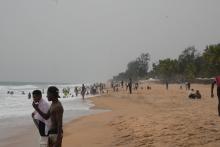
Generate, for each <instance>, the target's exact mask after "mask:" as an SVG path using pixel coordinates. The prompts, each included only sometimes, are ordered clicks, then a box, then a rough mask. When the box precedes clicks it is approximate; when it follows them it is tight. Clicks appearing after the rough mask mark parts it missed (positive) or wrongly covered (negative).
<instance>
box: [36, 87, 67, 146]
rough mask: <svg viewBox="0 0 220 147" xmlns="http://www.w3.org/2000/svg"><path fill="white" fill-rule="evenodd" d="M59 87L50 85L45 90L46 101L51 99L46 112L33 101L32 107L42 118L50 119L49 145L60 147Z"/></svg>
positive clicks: (61, 114) (61, 108)
mask: <svg viewBox="0 0 220 147" xmlns="http://www.w3.org/2000/svg"><path fill="white" fill-rule="evenodd" d="M59 97H60V96H59V89H58V88H57V87H54V86H51V87H49V88H48V90H47V98H48V101H52V104H51V106H50V109H49V111H48V112H47V113H43V112H42V111H41V110H40V109H39V108H38V104H35V103H33V104H32V105H33V107H34V109H35V110H36V111H37V112H38V113H39V114H40V115H41V116H42V117H43V118H44V119H46V120H47V119H49V118H50V119H51V127H50V130H49V132H48V134H49V147H61V146H62V138H63V111H64V110H63V106H62V104H61V102H60V101H59V100H58V98H59Z"/></svg>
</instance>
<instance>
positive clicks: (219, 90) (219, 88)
mask: <svg viewBox="0 0 220 147" xmlns="http://www.w3.org/2000/svg"><path fill="white" fill-rule="evenodd" d="M215 84H216V85H217V97H218V115H219V116H220V75H219V76H217V77H216V78H215V80H214V81H213V82H212V86H211V97H212V98H213V97H214V93H213V90H214V85H215Z"/></svg>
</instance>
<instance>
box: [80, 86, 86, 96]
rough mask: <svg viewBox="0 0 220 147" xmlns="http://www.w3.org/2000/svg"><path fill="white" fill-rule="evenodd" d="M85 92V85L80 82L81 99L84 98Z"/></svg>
mask: <svg viewBox="0 0 220 147" xmlns="http://www.w3.org/2000/svg"><path fill="white" fill-rule="evenodd" d="M85 93H86V87H85V85H84V84H82V90H81V95H82V98H83V100H84V98H85Z"/></svg>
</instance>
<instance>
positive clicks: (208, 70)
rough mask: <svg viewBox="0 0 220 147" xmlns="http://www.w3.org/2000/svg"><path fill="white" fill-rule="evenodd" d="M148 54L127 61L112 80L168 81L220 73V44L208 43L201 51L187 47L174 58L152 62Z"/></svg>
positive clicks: (179, 80)
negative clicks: (150, 66) (123, 69)
mask: <svg viewBox="0 0 220 147" xmlns="http://www.w3.org/2000/svg"><path fill="white" fill-rule="evenodd" d="M149 62H150V54H149V53H142V54H141V55H140V56H139V57H137V58H136V60H133V61H131V62H129V63H128V65H127V69H126V71H125V72H121V73H119V74H118V75H117V76H114V77H113V80H114V81H120V80H127V79H129V78H132V79H133V80H140V79H147V78H157V79H160V80H162V81H169V82H185V81H193V80H195V79H196V78H198V77H199V78H212V77H215V76H216V75H218V74H220V44H214V45H208V46H207V47H206V49H204V50H203V52H199V51H198V50H196V49H195V47H194V46H191V47H188V48H186V49H184V50H183V51H182V53H181V54H180V55H179V56H178V58H176V59H170V58H166V59H163V60H159V61H158V62H156V63H153V64H152V69H151V70H149Z"/></svg>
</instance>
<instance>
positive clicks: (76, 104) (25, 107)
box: [0, 84, 92, 119]
mask: <svg viewBox="0 0 220 147" xmlns="http://www.w3.org/2000/svg"><path fill="white" fill-rule="evenodd" d="M48 86H49V85H42V86H41V85H40V86H39V85H38V86H36V85H2V86H0V112H1V113H0V119H4V118H12V117H22V116H28V115H30V114H31V113H32V112H33V107H32V99H28V93H29V92H30V93H32V91H33V90H36V89H39V90H42V89H44V91H45V92H46V89H45V88H46V87H48ZM56 86H57V87H58V88H59V89H60V92H61V91H62V89H63V88H66V87H69V88H70V92H71V93H72V94H73V93H74V87H75V86H77V87H79V86H81V84H75V85H74V84H69V85H56ZM8 91H13V92H14V94H13V95H10V94H8ZM22 92H24V93H25V94H22ZM73 95H74V94H73ZM60 96H61V97H63V94H62V93H60ZM87 97H91V96H87ZM43 98H45V99H46V95H45V94H43ZM60 101H61V102H62V104H63V107H64V110H65V111H66V110H67V111H68V110H70V111H71V110H72V111H77V112H79V111H80V110H82V111H84V110H89V108H90V107H91V106H92V104H90V103H89V102H88V101H83V100H82V99H81V96H78V97H71V96H70V97H69V98H60Z"/></svg>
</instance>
